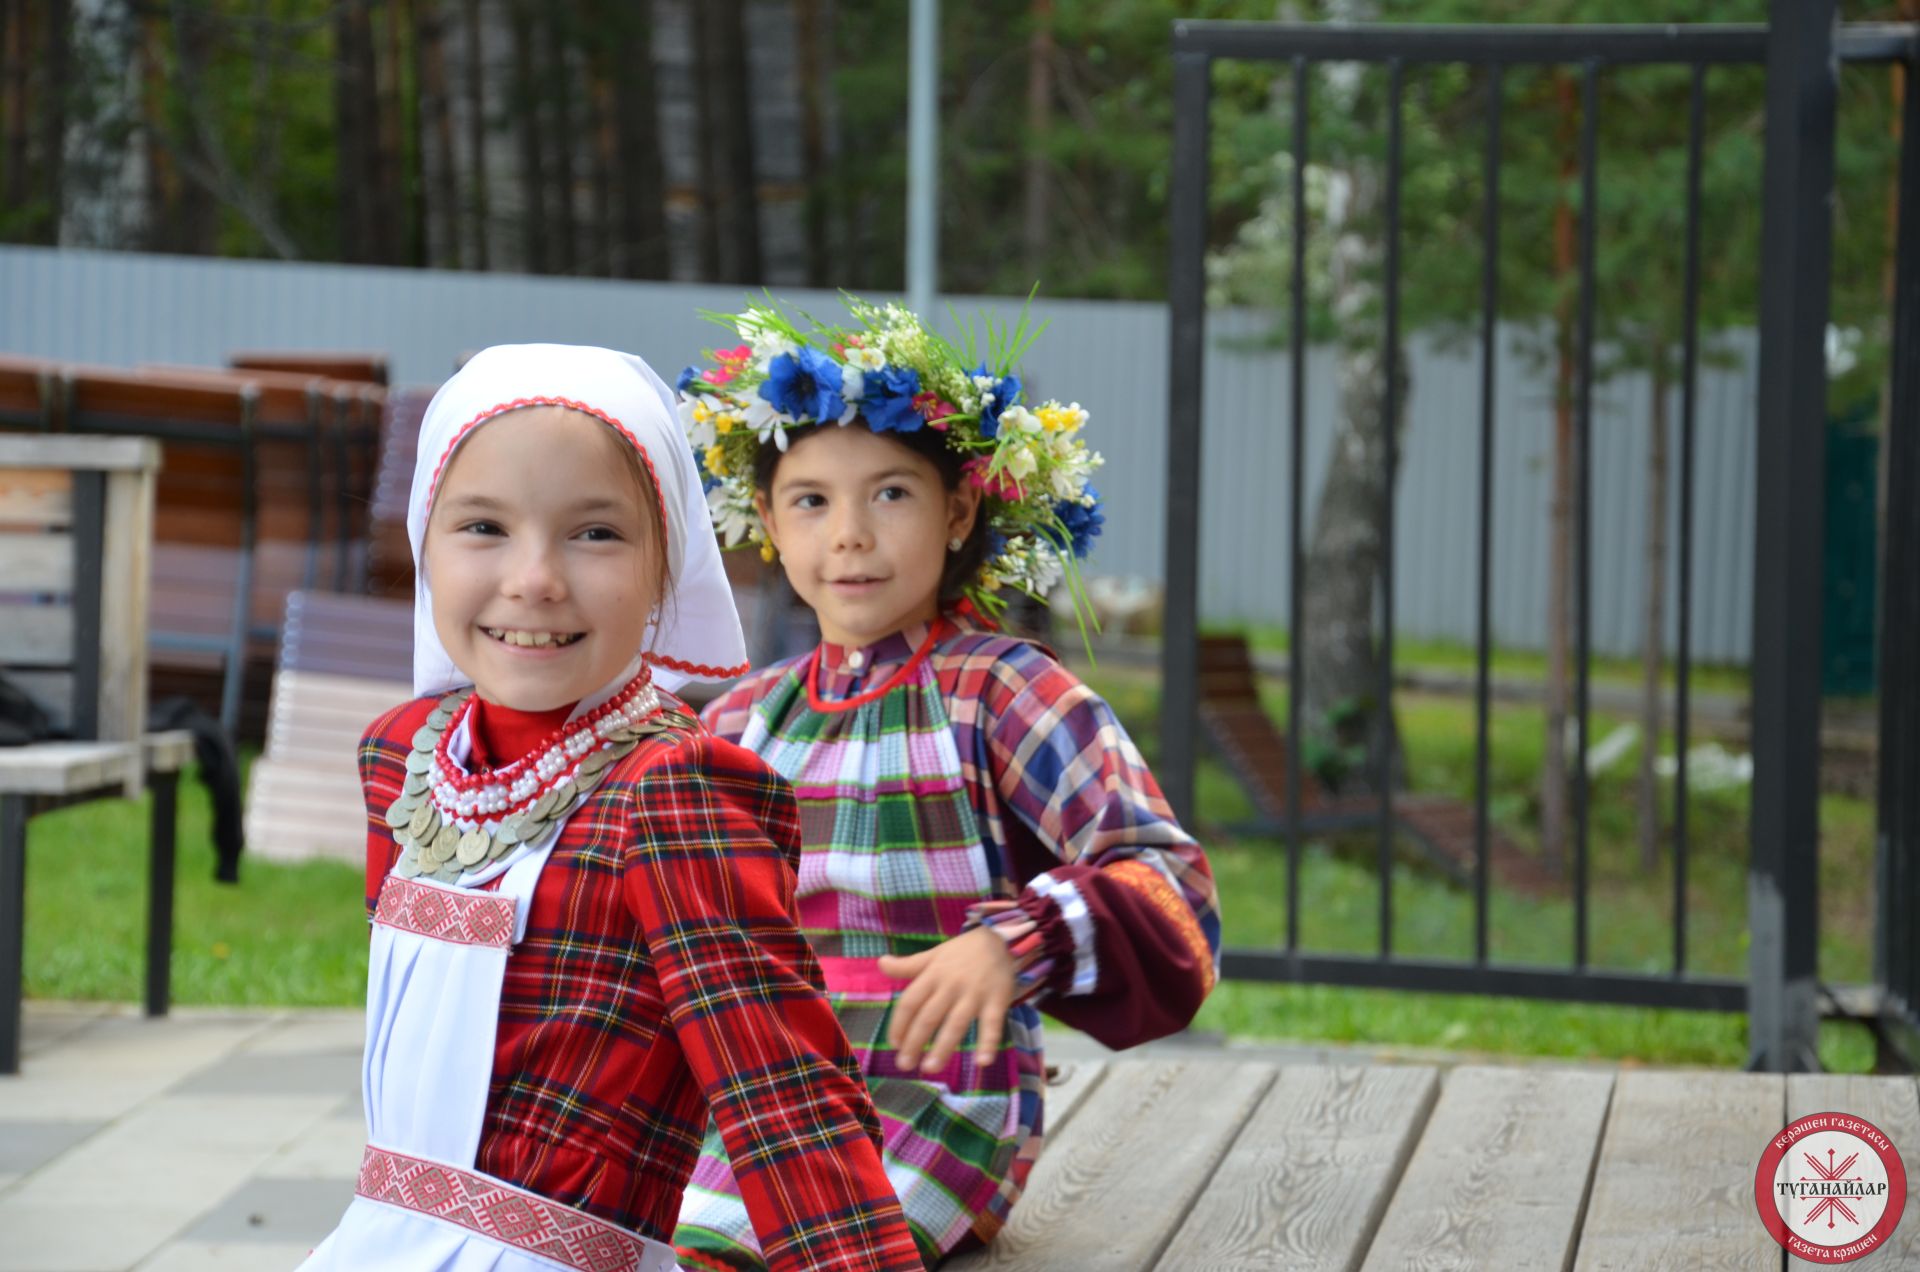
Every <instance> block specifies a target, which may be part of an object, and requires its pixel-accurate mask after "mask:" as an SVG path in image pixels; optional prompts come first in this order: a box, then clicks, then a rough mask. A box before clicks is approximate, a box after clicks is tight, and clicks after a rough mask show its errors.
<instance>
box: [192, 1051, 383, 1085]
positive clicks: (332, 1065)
mask: <svg viewBox="0 0 1920 1272" xmlns="http://www.w3.org/2000/svg"><path fill="white" fill-rule="evenodd" d="M359 1089H360V1051H359V1049H358V1048H355V1049H353V1050H351V1051H343V1050H332V1051H258V1050H254V1049H252V1048H248V1049H245V1050H241V1051H236V1052H233V1053H232V1054H230V1055H227V1056H223V1057H222V1058H220V1059H218V1060H216V1061H214V1062H213V1063H212V1064H209V1065H205V1066H203V1067H202V1068H199V1069H196V1070H194V1071H193V1072H192V1073H190V1074H188V1075H187V1076H186V1077H184V1078H182V1079H180V1081H178V1082H176V1083H174V1084H173V1086H172V1087H170V1088H169V1089H168V1091H167V1094H168V1095H342V1094H346V1093H349V1092H355V1091H358V1090H359Z"/></svg>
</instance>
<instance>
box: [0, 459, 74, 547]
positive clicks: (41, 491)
mask: <svg viewBox="0 0 1920 1272" xmlns="http://www.w3.org/2000/svg"><path fill="white" fill-rule="evenodd" d="M0 440H4V439H0ZM72 524H73V474H72V473H71V472H56V471H52V470H49V469H44V468H7V467H4V466H0V525H4V526H19V527H23V528H24V527H36V528H37V527H41V526H50V527H56V528H59V527H65V526H70V525H72Z"/></svg>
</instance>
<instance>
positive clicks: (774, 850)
mask: <svg viewBox="0 0 1920 1272" xmlns="http://www.w3.org/2000/svg"><path fill="white" fill-rule="evenodd" d="M433 705H434V702H433V700H430V699H422V700H418V701H415V702H411V703H408V704H406V705H404V706H402V707H400V708H398V709H397V710H395V711H393V712H390V713H389V714H388V715H387V716H385V717H383V718H382V719H381V720H380V721H378V722H376V723H375V725H374V726H373V727H372V729H371V730H369V732H368V734H367V736H366V738H365V739H364V740H363V741H362V743H361V749H360V770H361V778H362V781H363V784H364V787H365V790H366V796H367V808H368V840H367V843H368V853H367V889H368V891H367V900H368V911H369V914H371V912H372V908H373V905H374V903H375V901H376V899H377V897H378V893H379V888H380V885H381V883H382V881H383V880H384V878H385V876H386V874H387V872H388V870H389V869H390V868H391V867H392V864H393V860H394V857H395V854H396V849H397V846H396V845H395V844H394V842H393V837H392V835H391V834H390V832H389V831H388V829H387V827H386V824H385V819H384V813H385V810H386V808H387V806H388V804H389V803H391V801H392V800H393V799H395V798H396V797H397V796H398V794H399V792H400V786H401V783H402V782H403V781H404V779H405V777H406V768H405V764H406V757H407V753H408V751H409V749H410V745H411V738H412V736H413V734H414V732H415V730H417V729H418V728H419V727H420V726H421V724H422V723H424V721H425V719H426V716H427V714H428V713H429V712H430V711H431V710H432V708H433ZM797 854H798V822H797V818H796V814H795V808H794V804H793V799H792V796H791V794H790V792H789V791H788V790H787V788H786V786H785V784H784V783H783V782H781V781H780V780H779V779H778V778H776V777H774V776H773V774H771V773H770V772H768V770H767V768H766V766H765V765H764V764H762V763H761V762H760V761H759V760H758V759H756V758H755V757H754V756H752V755H751V754H749V753H747V752H745V751H743V750H741V749H740V748H738V747H736V746H733V745H731V744H729V743H727V742H724V741H721V740H719V739H717V738H714V737H712V736H711V735H709V734H707V733H706V732H704V731H700V732H691V731H687V732H673V733H667V734H663V735H660V736H656V737H654V738H650V739H648V740H647V741H645V742H643V743H642V744H641V746H640V747H639V749H637V750H636V751H635V752H634V753H633V754H632V755H630V756H628V757H627V758H626V759H625V760H623V761H621V762H620V764H619V765H618V766H617V767H616V768H615V769H614V770H613V771H612V772H611V773H609V775H608V776H607V777H606V779H605V780H603V782H602V783H601V785H600V786H599V787H598V788H597V789H596V790H595V791H594V794H593V796H592V798H591V799H590V800H589V801H588V803H587V804H586V805H585V806H583V807H582V808H581V809H579V810H578V811H577V812H575V813H574V815H573V816H572V817H571V818H570V819H569V820H568V822H567V825H566V828H565V829H564V831H563V832H562V834H561V839H560V842H559V844H558V845H557V846H556V847H555V849H554V851H553V853H552V855H551V857H550V858H549V859H548V862H547V865H546V867H545V869H544V871H543V872H542V874H541V877H540V882H539V884H538V886H537V888H536V889H535V892H534V895H533V898H532V903H531V907H530V910H529V914H528V924H527V935H526V939H525V940H524V941H523V942H522V943H521V944H520V945H519V946H518V947H516V948H515V950H514V951H513V953H512V955H511V956H510V957H509V958H508V960H507V970H506V978H505V983H504V985H503V986H502V991H501V995H502V996H501V1006H500V1023H499V1031H498V1035H497V1040H496V1045H495V1053H494V1064H493V1080H492V1085H491V1088H490V1090H489V1094H488V1100H487V1110H486V1119H485V1124H484V1126H483V1128H482V1132H481V1139H480V1149H479V1153H478V1156H477V1158H476V1160H475V1161H474V1163H473V1168H474V1169H475V1170H478V1171H481V1172H484V1173H486V1174H488V1175H492V1176H495V1177H497V1178H499V1179H502V1180H505V1181H507V1182H509V1183H512V1184H515V1185H517V1186H519V1187H522V1188H525V1189H527V1190H529V1191H531V1192H536V1193H539V1194H540V1195H542V1196H545V1197H550V1198H552V1199H554V1200H555V1201H558V1202H561V1203H563V1204H566V1205H569V1206H574V1207H577V1208H579V1209H581V1210H584V1211H587V1212H588V1213H590V1214H593V1215H597V1216H600V1217H602V1218H604V1219H607V1220H608V1221H609V1222H612V1223H615V1224H618V1225H620V1226H622V1227H625V1228H629V1229H631V1230H633V1231H635V1232H638V1233H640V1234H642V1235H644V1236H647V1237H651V1238H653V1239H655V1240H662V1241H664V1240H667V1239H668V1238H669V1236H670V1234H671V1232H672V1228H673V1223H674V1218H675V1215H676V1214H677V1212H678V1210H679V1205H680V1194H681V1191H682V1189H683V1187H684V1186H685V1184H686V1181H687V1178H688V1176H689V1175H690V1173H691V1172H692V1169H693V1164H694V1159H695V1157H696V1155H697V1153H698V1150H699V1147H700V1143H701V1133H702V1131H703V1129H704V1128H705V1127H706V1126H707V1124H708V1121H709V1117H711V1119H712V1120H713V1122H714V1123H715V1124H716V1125H717V1126H718V1127H719V1129H720V1133H721V1136H722V1139H723V1142H724V1144H725V1147H726V1150H727V1154H728V1157H729V1160H730V1161H731V1162H732V1164H733V1167H734V1169H735V1170H736V1171H737V1172H738V1177H739V1179H740V1181H741V1184H742V1188H743V1192H744V1197H745V1203H746V1209H747V1212H748V1214H749V1215H750V1216H751V1222H752V1225H753V1227H754V1229H755V1231H756V1232H757V1233H759V1234H760V1237H761V1240H762V1242H763V1244H764V1247H765V1249H766V1252H767V1260H768V1263H769V1264H770V1265H771V1266H773V1267H780V1268H796V1269H797V1268H808V1269H813V1268H844V1269H850V1270H852V1269H858V1270H859V1272H866V1270H868V1269H874V1268H887V1269H891V1268H902V1269H904V1268H918V1267H920V1266H921V1264H920V1260H919V1255H918V1253H917V1252H916V1250H915V1247H914V1244H913V1240H912V1237H911V1236H910V1234H909V1233H908V1231H907V1228H906V1225H905V1224H904V1223H903V1221H902V1219H901V1216H900V1210H899V1205H898V1202H897V1201H896V1200H895V1199H894V1197H893V1194H892V1189H891V1188H890V1187H889V1186H888V1183H887V1181H886V1178H885V1175H884V1173H883V1169H882V1166H881V1162H880V1157H879V1154H878V1152H877V1151H876V1149H875V1145H876V1143H877V1140H878V1130H879V1126H878V1122H877V1119H876V1118H875V1116H874V1113H873V1108H872V1103H871V1100H870V1099H869V1097H868V1095H867V1092H866V1089H865V1087H864V1084H862V1083H861V1082H860V1080H859V1069H858V1066H857V1063H856V1061H855V1059H854V1057H853V1055H852V1053H851V1051H850V1050H849V1048H848V1046H847V1041H846V1037H845V1035H844V1033H843V1032H842V1031H841V1029H840V1026H839V1024H838V1023H837V1021H836V1020H835V1018H834V1016H833V1012H832V1009H831V1006H830V1005H829V1003H828V1002H827V1000H826V998H825V997H824V995H823V994H822V992H821V990H822V981H821V975H820V970H819V965H818V963H817V961H816V960H815V958H814V956H813V954H812V953H811V951H810V950H809V949H808V948H807V945H806V942H805V941H804V939H803V938H802V937H801V936H800V933H799V931H798V929H797V927H796V926H795V924H794V920H793V863H794V861H795V860H796V858H797Z"/></svg>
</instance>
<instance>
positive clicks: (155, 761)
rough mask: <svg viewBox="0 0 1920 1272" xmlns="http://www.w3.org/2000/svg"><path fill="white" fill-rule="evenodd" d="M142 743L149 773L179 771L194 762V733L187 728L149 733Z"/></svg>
mask: <svg viewBox="0 0 1920 1272" xmlns="http://www.w3.org/2000/svg"><path fill="white" fill-rule="evenodd" d="M140 745H141V750H142V753H143V754H144V756H145V759H146V765H147V771H148V772H149V773H178V772H179V771H180V770H181V769H183V768H185V767H186V766H187V765H188V764H190V763H192V762H193V734H191V733H189V732H188V731H187V730H185V729H169V730H167V731H166V732H164V733H149V734H147V735H146V736H145V737H144V738H142V739H141V740H140Z"/></svg>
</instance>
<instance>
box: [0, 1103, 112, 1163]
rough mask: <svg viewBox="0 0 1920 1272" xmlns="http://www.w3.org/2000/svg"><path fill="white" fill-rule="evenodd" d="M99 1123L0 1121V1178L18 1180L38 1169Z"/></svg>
mask: <svg viewBox="0 0 1920 1272" xmlns="http://www.w3.org/2000/svg"><path fill="white" fill-rule="evenodd" d="M105 1125H106V1123H105V1122H99V1121H77V1120H76V1121H67V1120H58V1121H38V1120H28V1119H24V1118H8V1119H6V1120H5V1121H0V1175H8V1176H14V1177H18V1176H21V1175H26V1174H28V1173H30V1172H32V1171H36V1170H38V1169H40V1167H42V1166H44V1165H46V1164H47V1163H48V1162H50V1161H52V1160H53V1159H54V1158H55V1157H58V1156H59V1155H60V1154H61V1153H64V1152H66V1151H67V1150H68V1149H70V1148H72V1147H73V1146H74V1145H75V1144H78V1143H79V1142H80V1141H81V1140H84V1139H85V1138H87V1136H89V1135H92V1134H93V1133H94V1132H95V1131H97V1130H99V1129H100V1128H101V1127H103V1126H105Z"/></svg>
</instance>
